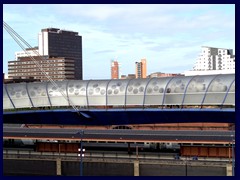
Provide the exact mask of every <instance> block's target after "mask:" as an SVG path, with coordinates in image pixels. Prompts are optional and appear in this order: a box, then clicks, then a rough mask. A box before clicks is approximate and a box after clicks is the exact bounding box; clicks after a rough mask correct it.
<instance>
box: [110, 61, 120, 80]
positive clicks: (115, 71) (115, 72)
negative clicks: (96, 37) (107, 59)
mask: <svg viewBox="0 0 240 180" xmlns="http://www.w3.org/2000/svg"><path fill="white" fill-rule="evenodd" d="M111 79H119V64H118V62H117V61H111Z"/></svg>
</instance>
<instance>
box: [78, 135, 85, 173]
mask: <svg viewBox="0 0 240 180" xmlns="http://www.w3.org/2000/svg"><path fill="white" fill-rule="evenodd" d="M78 134H80V138H81V141H80V149H78V151H80V176H83V159H82V158H83V156H84V155H83V152H84V150H85V149H83V148H82V147H83V145H82V144H83V142H82V138H83V134H84V131H83V130H81V131H80V132H78ZM78 156H79V154H78Z"/></svg>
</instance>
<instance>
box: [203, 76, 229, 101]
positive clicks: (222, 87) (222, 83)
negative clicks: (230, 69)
mask: <svg viewBox="0 0 240 180" xmlns="http://www.w3.org/2000/svg"><path fill="white" fill-rule="evenodd" d="M232 81H233V75H229V74H224V75H219V76H217V77H216V78H215V79H214V80H213V81H212V83H211V84H210V86H209V89H208V92H207V94H206V98H205V100H204V103H203V104H204V105H221V104H222V102H223V100H224V97H225V95H226V93H227V90H228V88H229V86H230V84H231V82H232Z"/></svg>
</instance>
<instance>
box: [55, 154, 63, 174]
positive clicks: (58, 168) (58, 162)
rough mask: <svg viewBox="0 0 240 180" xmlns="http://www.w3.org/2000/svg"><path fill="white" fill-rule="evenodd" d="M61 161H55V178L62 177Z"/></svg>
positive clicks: (58, 159) (59, 159)
mask: <svg viewBox="0 0 240 180" xmlns="http://www.w3.org/2000/svg"><path fill="white" fill-rule="evenodd" d="M61 164H62V161H61V158H57V159H56V165H57V166H56V168H57V169H56V171H57V176H61V175H62V167H61Z"/></svg>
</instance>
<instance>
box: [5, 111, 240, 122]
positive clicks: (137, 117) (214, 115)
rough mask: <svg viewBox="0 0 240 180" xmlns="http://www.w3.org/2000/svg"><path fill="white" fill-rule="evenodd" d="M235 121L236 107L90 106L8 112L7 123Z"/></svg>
mask: <svg viewBox="0 0 240 180" xmlns="http://www.w3.org/2000/svg"><path fill="white" fill-rule="evenodd" d="M187 122H215V123H235V109H221V108H217V109H108V110H105V109H89V110H81V111H74V110H70V109H62V110H35V111H34V110H31V111H15V112H4V113H3V123H13V124H14V123H15V124H58V125H59V124H62V125H126V124H152V123H187Z"/></svg>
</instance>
